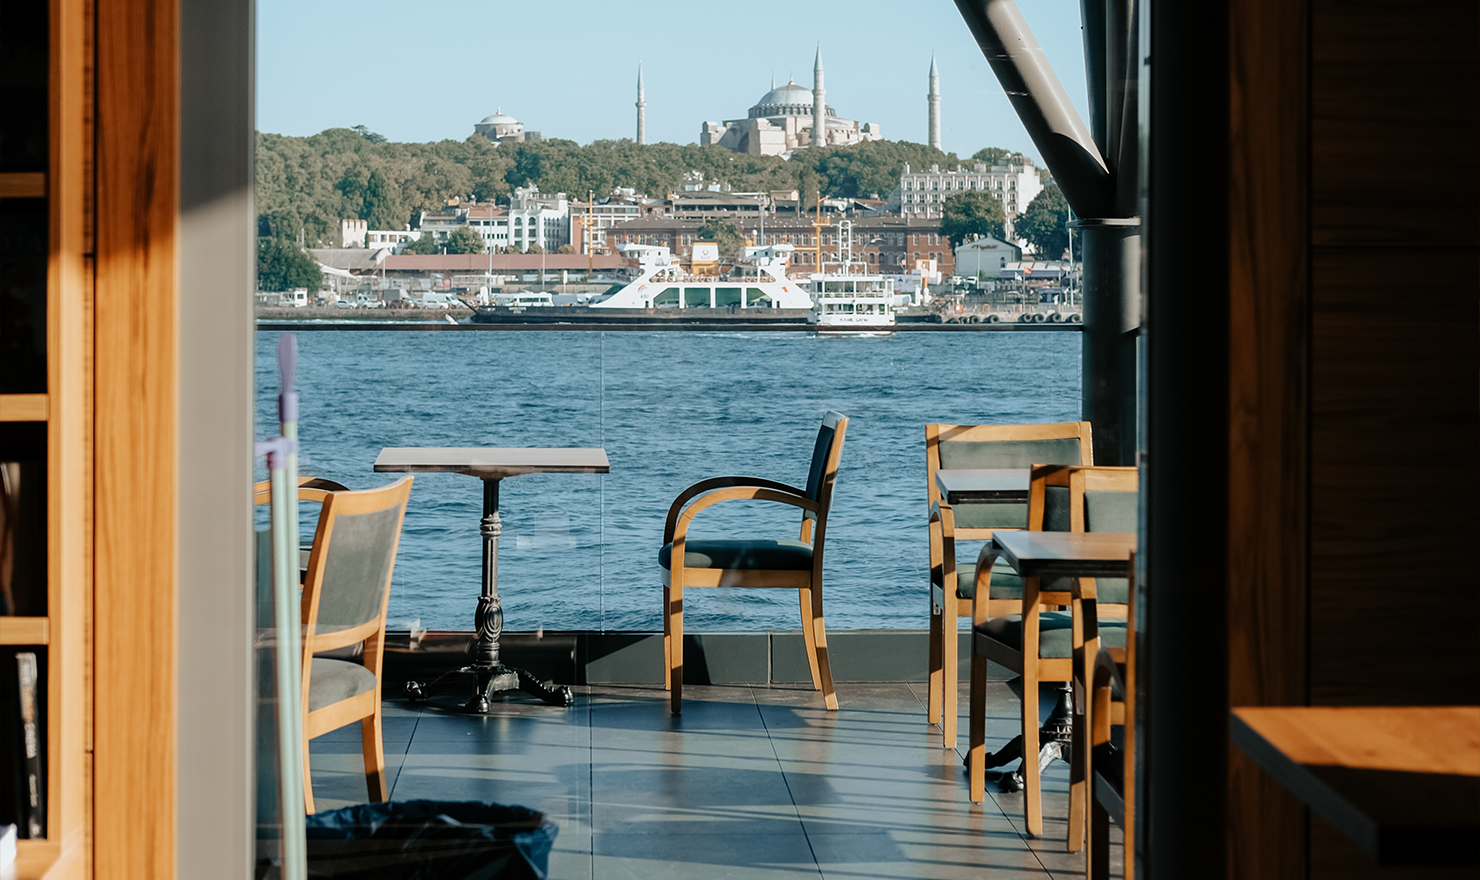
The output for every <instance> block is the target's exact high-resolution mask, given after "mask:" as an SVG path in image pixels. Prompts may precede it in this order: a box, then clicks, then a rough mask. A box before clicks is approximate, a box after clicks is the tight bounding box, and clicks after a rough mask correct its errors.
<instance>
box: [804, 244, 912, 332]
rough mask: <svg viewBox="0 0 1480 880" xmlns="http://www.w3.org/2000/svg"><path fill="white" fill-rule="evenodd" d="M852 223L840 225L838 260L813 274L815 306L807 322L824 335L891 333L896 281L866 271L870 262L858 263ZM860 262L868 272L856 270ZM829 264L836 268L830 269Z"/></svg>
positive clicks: (811, 279) (813, 300)
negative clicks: (856, 261)
mask: <svg viewBox="0 0 1480 880" xmlns="http://www.w3.org/2000/svg"><path fill="white" fill-rule="evenodd" d="M852 225H853V224H852V223H850V222H849V221H847V220H844V221H842V223H840V224H839V225H838V226H839V228H838V238H839V241H840V242H841V245H840V247H839V253H838V261H837V262H836V263H831V264H828V265H825V266H823V270H824V271H822V272H819V273H817V274H815V275H811V276H809V280H810V286H811V293H812V309H811V311H809V312H808V313H807V323H808V324H812V325H814V326H815V327H816V328H817V333H818V335H823V336H834V335H843V334H846V335H850V336H887V335H889V334H890V333H892V332H893V329H894V306H895V296H894V281H893V280H892V279H890V278H886V277H884V276H883V275H876V274H872V273H870V272H868V271H866V270H867V264H856V263H854V261H853V259H852V256H853V249H852V246H851V244H852V239H853V230H852ZM859 265H862V266H863V268H864V270H865V271H862V272H860V271H855V269H856V267H857V266H859ZM829 267H832V268H833V271H826V270H827V269H828V268H829Z"/></svg>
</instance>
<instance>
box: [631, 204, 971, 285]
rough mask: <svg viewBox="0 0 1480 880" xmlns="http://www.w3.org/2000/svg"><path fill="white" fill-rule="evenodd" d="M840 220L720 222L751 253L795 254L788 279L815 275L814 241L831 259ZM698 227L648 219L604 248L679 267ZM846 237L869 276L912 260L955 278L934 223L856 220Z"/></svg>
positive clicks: (780, 217) (793, 217) (903, 270)
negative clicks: (657, 250) (783, 248)
mask: <svg viewBox="0 0 1480 880" xmlns="http://www.w3.org/2000/svg"><path fill="white" fill-rule="evenodd" d="M841 216H842V215H840V214H838V215H833V216H832V217H829V216H828V215H827V214H824V218H825V219H830V220H832V221H833V222H832V223H829V225H827V226H824V227H822V228H821V230H818V229H817V228H816V227H814V226H813V223H812V218H811V217H808V216H805V215H800V214H795V213H793V214H776V215H769V214H768V215H767V216H766V225H765V229H764V231H762V230H761V227H760V224H759V217H755V218H753V219H749V220H747V221H741V220H739V219H738V218H728V217H727V218H725V219H727V220H729V221H730V222H732V223H734V224H735V226H736V228H737V229H739V230H740V234H741V235H742V236H744V238H745V240H746V242H747V243H748V244H751V245H754V246H757V247H765V246H769V245H777V244H787V245H791V246H793V247H794V248H796V252H795V253H794V254H793V255H792V260H791V265H790V266H789V267H788V274H790V275H791V276H792V277H801V276H805V275H808V274H810V273H812V272H816V271H817V253H816V251H815V250H811V249H815V248H816V247H817V246H818V244H819V241H818V239H819V236H820V238H821V242H820V243H821V247H822V262H824V263H825V262H827V261H828V260H830V259H835V258H836V254H837V250H838V246H839V244H840V242H839V240H838V229H837V227H836V226H835V225H834V224H835V223H836V220H837V219H838V218H839V217H841ZM703 225H704V221H703V220H699V219H680V218H676V217H668V216H660V215H649V216H646V217H642V218H639V219H637V220H633V221H632V222H630V223H624V224H622V225H620V226H615V227H613V228H611V229H610V230H608V231H607V238H606V246H607V247H608V248H609V249H611V250H612V251H615V250H616V249H617V247H619V246H621V245H624V244H641V245H653V246H657V247H666V248H668V249H669V250H670V251H671V252H672V253H673V255H674V256H675V257H676V258H677V259H678V260H679V261H680V262H687V261H688V260H689V259H690V257H691V254H692V250H693V244H694V242H695V241H698V240H700V239H699V235H698V232H699V227H701V226H703ZM852 236H853V258H854V259H855V260H857V261H861V262H864V263H867V264H868V265H869V267H870V270H871V271H876V272H879V273H881V274H891V275H902V274H908V273H909V272H910V271H911V270H913V268H914V266H915V261H916V260H934V261H935V262H936V266H937V267H938V270H939V271H940V272H941V274H943V275H952V274H954V273H955V267H956V257H955V254H953V253H952V252H951V247H950V245H949V244H948V243H947V241H946V239H945V237H944V236H942V235H941V234H940V224H939V223H938V222H932V221H928V220H924V219H921V218H911V217H904V216H901V215H897V214H889V215H884V216H878V217H857V218H855V219H854V220H853V232H852Z"/></svg>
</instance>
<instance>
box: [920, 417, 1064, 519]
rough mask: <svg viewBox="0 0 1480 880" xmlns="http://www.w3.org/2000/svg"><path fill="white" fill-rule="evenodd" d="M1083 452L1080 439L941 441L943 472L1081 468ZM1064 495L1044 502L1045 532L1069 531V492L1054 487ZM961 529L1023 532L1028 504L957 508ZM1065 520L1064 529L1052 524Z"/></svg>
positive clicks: (960, 505) (969, 505)
mask: <svg viewBox="0 0 1480 880" xmlns="http://www.w3.org/2000/svg"><path fill="white" fill-rule="evenodd" d="M1082 462H1083V450H1081V448H1080V441H1079V438H1078V437H1062V438H1055V439H1049V440H947V439H944V438H942V439H941V441H940V466H941V468H942V469H943V470H953V469H958V468H960V469H970V468H1030V467H1032V466H1033V465H1035V464H1081V463H1082ZM1052 492H1060V493H1062V497H1061V498H1059V499H1058V503H1057V504H1055V500H1054V499H1053V498H1051V497H1050V498H1045V499H1044V511H1045V521H1044V526H1043V527H1044V529H1046V530H1049V531H1068V530H1069V513H1068V500H1069V493H1068V490H1067V489H1058V488H1056V487H1051V493H1052ZM955 511H956V528H958V529H1021V528H1023V527H1025V526H1026V525H1027V524H1028V505H1026V504H958V505H956V507H955ZM1060 517H1061V518H1062V521H1063V525H1062V526H1061V527H1058V526H1055V525H1053V524H1052V523H1055V522H1058V520H1059V518H1060Z"/></svg>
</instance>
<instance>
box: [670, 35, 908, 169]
mask: <svg viewBox="0 0 1480 880" xmlns="http://www.w3.org/2000/svg"><path fill="white" fill-rule="evenodd" d="M812 75H813V84H812V88H811V89H810V90H809V89H807V88H806V87H805V86H800V85H797V84H796V82H794V81H789V82H787V84H786V85H784V86H781V87H780V88H777V87H776V84H775V83H774V82H773V83H771V90H770V91H769V92H766V93H765V94H764V95H762V96H761V99H760V100H759V101H757V102H756V103H755V106H753V107H751V108H750V112H749V113H747V114H746V118H744V119H729V120H726V121H724V122H722V123H721V122H706V123H704V128H703V130H702V131H700V132H699V143H700V144H719V145H720V146H722V147H724V148H726V149H728V150H731V151H733V152H736V153H749V154H751V155H754V156H779V155H782V154H785V153H790V152H791V151H792V150H797V149H801V148H803V147H812V146H828V147H842V146H847V145H849V144H856V143H858V142H860V141H875V140H880V139H882V137H883V135H882V134H880V132H879V126H878V124H877V123H874V122H858V121H857V120H854V119H842V118H840V117H839V116H838V113H837V111H836V110H834V109H833V108H832V107H829V106H828V105H827V99H826V95H827V93H826V92H825V91H824V89H823V79H822V50H821V49H819V50H818V52H817V63H816V65H815V66H814V67H813V70H812ZM819 108H821V112H820V113H819ZM819 120H820V121H821V125H819V124H818V122H819ZM818 131H822V132H824V134H823V136H822V137H820V138H819V137H818V136H817V135H816V132H818Z"/></svg>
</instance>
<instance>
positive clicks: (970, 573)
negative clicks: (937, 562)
mask: <svg viewBox="0 0 1480 880" xmlns="http://www.w3.org/2000/svg"><path fill="white" fill-rule="evenodd" d="M956 595H957V596H959V597H961V598H962V599H970V598H973V597H975V596H976V560H974V559H973V560H971V561H967V560H964V559H963V560H961V561H960V562H957V563H956ZM992 598H993V599H1021V598H1023V579H1022V578H1021V577H1019V576H1018V573H1017V572H1015V571H1013V570H1012V566H1010V565H1008V564H1007V563H1006V562H1004V561H1002V560H1001V559H998V560H997V562H996V563H995V564H994V565H993V566H992ZM964 613H970V612H969V610H968V611H967V612H964Z"/></svg>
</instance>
